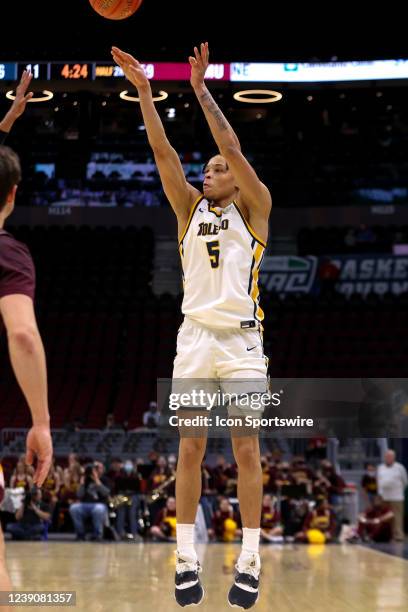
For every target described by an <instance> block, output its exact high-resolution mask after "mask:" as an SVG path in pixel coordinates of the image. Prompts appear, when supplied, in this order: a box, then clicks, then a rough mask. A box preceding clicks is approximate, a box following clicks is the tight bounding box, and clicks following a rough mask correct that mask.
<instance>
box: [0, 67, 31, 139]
mask: <svg viewBox="0 0 408 612" xmlns="http://www.w3.org/2000/svg"><path fill="white" fill-rule="evenodd" d="M32 78H33V75H32V74H31V73H30V72H28V70H24V72H23V75H22V77H21V80H20V83H19V84H18V85H17V89H16V97H15V100H13V104H12V105H11V107H10V109H9V110H8V111H7V113H6V114H5V115H4V117H3V119H2V120H1V121H0V144H1V142H4V140H5V137H6V135H7V134H8V132H9V131H10V130H11V128H12V127H13V125H14V122H15V121H16V119H18V118H19V117H20V115H22V114H23V113H24V111H25V107H26V104H27V102H28V100H30V99H31V98H32V97H33V95H34V94H33V92H32V91H30V92H28V93H27V89H28V87H29V85H30V83H31V79H32Z"/></svg>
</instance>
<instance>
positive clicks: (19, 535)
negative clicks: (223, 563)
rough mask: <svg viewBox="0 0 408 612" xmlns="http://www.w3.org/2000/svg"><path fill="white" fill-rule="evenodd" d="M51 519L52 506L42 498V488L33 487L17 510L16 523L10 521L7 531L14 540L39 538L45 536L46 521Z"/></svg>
mask: <svg viewBox="0 0 408 612" xmlns="http://www.w3.org/2000/svg"><path fill="white" fill-rule="evenodd" d="M50 519H51V512H50V507H49V505H48V504H47V503H45V502H44V501H43V500H42V494H41V489H39V488H37V487H32V488H31V490H30V491H28V492H27V493H26V495H25V498H24V501H23V503H22V505H21V508H19V509H18V510H17V512H16V521H17V522H16V523H9V524H8V525H7V531H8V532H9V533H11V535H12V537H13V539H14V540H36V539H37V540H38V539H41V537H42V536H43V534H44V532H45V529H46V522H48V521H49V520H50Z"/></svg>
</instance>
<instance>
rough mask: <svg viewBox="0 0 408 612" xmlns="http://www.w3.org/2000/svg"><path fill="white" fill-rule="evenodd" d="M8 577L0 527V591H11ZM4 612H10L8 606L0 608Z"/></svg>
mask: <svg viewBox="0 0 408 612" xmlns="http://www.w3.org/2000/svg"><path fill="white" fill-rule="evenodd" d="M11 590H12V589H11V581H10V576H9V574H8V571H7V566H6V547H5V545H4V536H3V531H2V529H1V525H0V591H11ZM1 609H2V610H4V612H11V608H10V607H9V606H1Z"/></svg>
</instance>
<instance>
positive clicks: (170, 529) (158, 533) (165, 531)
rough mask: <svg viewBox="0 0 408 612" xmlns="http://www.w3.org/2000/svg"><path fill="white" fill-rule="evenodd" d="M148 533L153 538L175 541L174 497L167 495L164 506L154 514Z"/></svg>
mask: <svg viewBox="0 0 408 612" xmlns="http://www.w3.org/2000/svg"><path fill="white" fill-rule="evenodd" d="M150 533H151V535H152V537H153V539H154V540H159V541H160V540H161V541H163V542H175V541H176V499H175V498H174V497H168V498H167V501H166V505H165V507H164V508H162V509H161V510H159V512H158V513H157V514H156V517H155V520H154V524H153V525H152V527H151V528H150Z"/></svg>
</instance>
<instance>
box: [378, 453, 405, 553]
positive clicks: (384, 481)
mask: <svg viewBox="0 0 408 612" xmlns="http://www.w3.org/2000/svg"><path fill="white" fill-rule="evenodd" d="M407 484H408V477H407V471H406V469H405V467H404V466H403V465H402V464H401V463H398V462H397V461H395V452H394V451H393V450H388V451H386V453H385V455H384V463H382V464H381V465H380V466H379V467H378V471H377V486H378V494H379V495H381V497H382V498H383V500H384V501H385V502H386V503H388V504H389V505H390V506H391V510H392V511H393V513H394V523H393V535H394V540H395V541H397V542H401V541H402V540H403V539H404V498H405V487H406V486H407Z"/></svg>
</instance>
